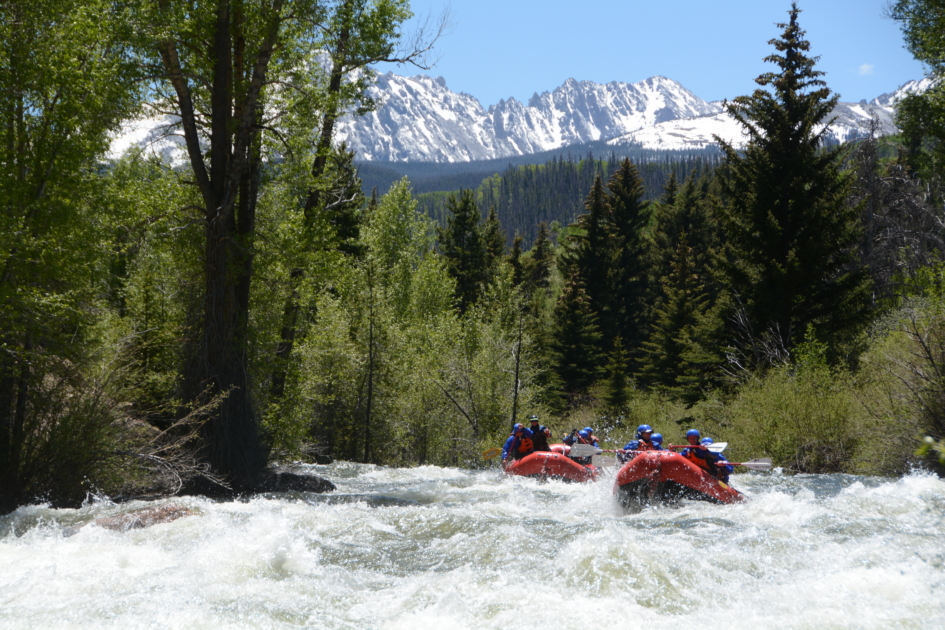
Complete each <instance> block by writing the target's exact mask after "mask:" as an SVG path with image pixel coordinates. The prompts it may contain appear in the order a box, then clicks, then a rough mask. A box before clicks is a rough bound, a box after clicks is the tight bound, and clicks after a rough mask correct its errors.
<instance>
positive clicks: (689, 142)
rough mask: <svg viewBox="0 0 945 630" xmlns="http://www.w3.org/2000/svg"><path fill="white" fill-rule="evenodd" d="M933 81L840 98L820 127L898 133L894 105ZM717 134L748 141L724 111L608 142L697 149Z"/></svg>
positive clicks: (852, 135)
mask: <svg viewBox="0 0 945 630" xmlns="http://www.w3.org/2000/svg"><path fill="white" fill-rule="evenodd" d="M930 85H931V81H930V80H929V79H923V80H922V81H910V82H908V83H906V84H904V85H903V86H901V87H900V88H899V89H898V90H896V91H895V92H891V93H888V94H883V95H882V96H879V97H877V98H875V99H873V100H871V101H869V102H867V101H865V100H863V101H860V102H859V103H843V102H839V103H837V105H836V107H834V109H833V111H832V112H831V113H830V115H829V116H828V117H827V120H828V121H829V124H828V125H821V126H820V127H819V128H818V129H817V130H816V131H818V132H820V131H823V129H824V127H825V126H826V127H827V130H826V133H825V134H824V138H825V139H826V140H827V141H829V142H839V143H843V142H848V141H850V140H855V139H856V138H863V137H866V136H868V135H869V134H870V129H871V126H873V125H875V127H874V131H873V132H874V133H875V134H876V135H878V136H884V135H889V134H893V133H896V132H897V129H896V124H895V109H894V105H895V104H896V103H898V102H899V101H900V100H901V99H902V97H903V96H904V95H905V94H909V93H921V92H923V91H925V90H926V89H928V87H929V86H930ZM715 136H718V137H719V138H720V139H721V140H723V141H725V142H726V143H728V144H730V145H731V146H733V147H735V148H741V147H743V146H745V143H746V142H747V141H748V136H747V135H746V134H745V132H744V128H743V127H742V126H741V125H740V124H739V123H738V122H737V121H736V120H735V119H734V118H733V117H732V116H731V115H729V114H728V113H727V112H721V113H718V114H714V115H711V116H698V117H693V118H685V119H677V120H670V121H666V122H659V123H657V124H655V125H652V126H649V127H645V128H643V129H639V130H636V131H632V132H629V133H626V134H623V135H621V136H618V137H615V138H613V139H611V140H609V141H608V142H607V144H608V145H609V146H613V147H620V146H632V147H634V148H640V149H652V150H669V151H693V150H700V149H706V148H709V147H712V146H716V145H717V142H716V140H715Z"/></svg>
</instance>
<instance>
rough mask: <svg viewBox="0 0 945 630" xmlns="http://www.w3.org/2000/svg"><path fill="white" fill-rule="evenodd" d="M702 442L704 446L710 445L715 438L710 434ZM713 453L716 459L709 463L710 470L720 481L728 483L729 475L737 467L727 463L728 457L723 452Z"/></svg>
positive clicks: (713, 442)
mask: <svg viewBox="0 0 945 630" xmlns="http://www.w3.org/2000/svg"><path fill="white" fill-rule="evenodd" d="M700 444H702V445H703V446H709V445H710V444H715V440H713V439H712V438H710V437H709V436H706V437H704V438H702V441H701V442H700ZM712 454H713V455H715V457H716V460H715V461H714V462H712V463H710V464H709V472H710V473H712V475H713V476H715V477H716V478H717V479H718V480H719V481H724V482H725V483H728V476H729V475H731V474H732V472H733V471H734V470H735V467H734V466H732V465H730V464H726V463H725V462H727V461H728V459H726V457H725V455H723V454H722V453H712Z"/></svg>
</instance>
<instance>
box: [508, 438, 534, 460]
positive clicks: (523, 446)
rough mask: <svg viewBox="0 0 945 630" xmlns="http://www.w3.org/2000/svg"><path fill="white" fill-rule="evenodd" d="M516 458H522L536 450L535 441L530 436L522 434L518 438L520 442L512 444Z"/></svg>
mask: <svg viewBox="0 0 945 630" xmlns="http://www.w3.org/2000/svg"><path fill="white" fill-rule="evenodd" d="M512 450H513V451H514V456H515V459H520V458H522V457H525V456H526V455H528V454H530V453H531V452H532V451H534V450H535V443H534V442H532V439H531V438H530V437H526V436H524V435H523V436H522V437H520V438H518V443H517V444H513V445H512Z"/></svg>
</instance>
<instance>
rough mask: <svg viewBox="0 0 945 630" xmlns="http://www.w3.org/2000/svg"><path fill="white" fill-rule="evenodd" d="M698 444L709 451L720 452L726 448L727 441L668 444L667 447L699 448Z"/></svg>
mask: <svg viewBox="0 0 945 630" xmlns="http://www.w3.org/2000/svg"><path fill="white" fill-rule="evenodd" d="M700 446H705V447H706V450H708V451H709V452H711V453H721V452H722V451H724V450H725V449H726V448H728V442H715V443H714V444H697V445H695V446H693V445H692V444H670V445H669V447H668V448H670V449H675V448H699V447H700Z"/></svg>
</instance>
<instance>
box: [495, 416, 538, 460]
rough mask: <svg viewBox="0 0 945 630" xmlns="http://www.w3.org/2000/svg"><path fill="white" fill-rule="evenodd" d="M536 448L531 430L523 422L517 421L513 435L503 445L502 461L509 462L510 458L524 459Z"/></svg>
mask: <svg viewBox="0 0 945 630" xmlns="http://www.w3.org/2000/svg"><path fill="white" fill-rule="evenodd" d="M534 450H535V445H534V443H533V442H532V432H531V430H530V429H526V428H525V426H524V425H523V424H522V423H521V422H517V423H515V426H513V427H512V435H510V436H509V439H507V440H506V441H505V444H503V445H502V462H503V463H508V461H509V460H510V459H511V460H515V459H522V458H523V457H525V456H526V455H529V454H531V453H532V452H533V451H534Z"/></svg>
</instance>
